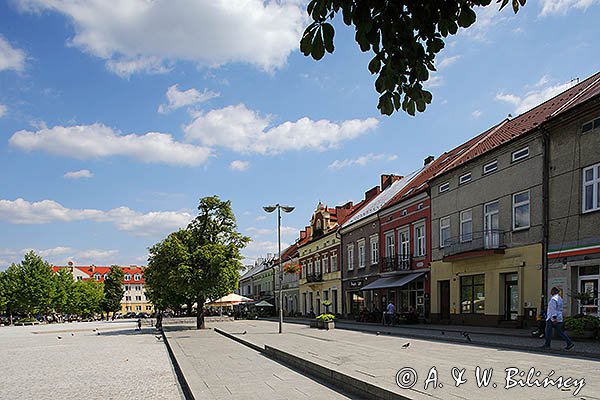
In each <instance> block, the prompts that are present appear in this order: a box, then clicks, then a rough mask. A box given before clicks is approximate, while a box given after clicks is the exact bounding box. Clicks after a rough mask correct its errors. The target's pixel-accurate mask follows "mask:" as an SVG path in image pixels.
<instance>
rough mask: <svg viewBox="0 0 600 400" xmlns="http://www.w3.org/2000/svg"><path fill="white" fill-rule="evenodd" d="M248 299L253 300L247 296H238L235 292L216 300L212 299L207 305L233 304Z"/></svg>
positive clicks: (248, 300) (246, 301)
mask: <svg viewBox="0 0 600 400" xmlns="http://www.w3.org/2000/svg"><path fill="white" fill-rule="evenodd" d="M250 301H254V300H252V299H250V298H248V297H244V296H240V295H239V294H236V293H230V294H228V295H227V296H223V297H221V298H220V299H218V300H215V301H212V302H210V303H208V305H209V306H230V305H234V304H240V303H248V302H250Z"/></svg>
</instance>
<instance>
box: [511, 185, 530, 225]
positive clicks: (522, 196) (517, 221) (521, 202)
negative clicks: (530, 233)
mask: <svg viewBox="0 0 600 400" xmlns="http://www.w3.org/2000/svg"><path fill="white" fill-rule="evenodd" d="M527 228H529V190H527V191H525V192H521V193H516V194H513V230H517V229H527Z"/></svg>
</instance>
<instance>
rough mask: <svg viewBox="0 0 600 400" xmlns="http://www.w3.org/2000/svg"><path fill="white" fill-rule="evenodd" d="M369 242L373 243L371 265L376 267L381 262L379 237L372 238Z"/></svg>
mask: <svg viewBox="0 0 600 400" xmlns="http://www.w3.org/2000/svg"><path fill="white" fill-rule="evenodd" d="M369 242H370V243H371V265H374V264H377V263H378V262H379V236H377V235H373V236H371V237H370V238H369Z"/></svg>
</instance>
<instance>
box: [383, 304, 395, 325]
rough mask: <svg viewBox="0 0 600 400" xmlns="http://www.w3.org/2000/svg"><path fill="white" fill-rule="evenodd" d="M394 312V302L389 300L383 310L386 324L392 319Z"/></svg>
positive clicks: (390, 322) (389, 323)
mask: <svg viewBox="0 0 600 400" xmlns="http://www.w3.org/2000/svg"><path fill="white" fill-rule="evenodd" d="M395 313H396V307H394V303H392V301H391V300H390V301H389V302H388V305H387V309H386V310H385V323H386V325H391V324H392V322H393V321H394V314H395Z"/></svg>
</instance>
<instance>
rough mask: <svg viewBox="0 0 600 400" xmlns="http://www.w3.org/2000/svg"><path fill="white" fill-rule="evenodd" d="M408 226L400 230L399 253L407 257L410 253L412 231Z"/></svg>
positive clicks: (402, 256)
mask: <svg viewBox="0 0 600 400" xmlns="http://www.w3.org/2000/svg"><path fill="white" fill-rule="evenodd" d="M409 232H410V231H409V229H408V228H403V229H401V230H399V231H398V255H399V256H400V258H407V257H408V256H409V255H410V233H409Z"/></svg>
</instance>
